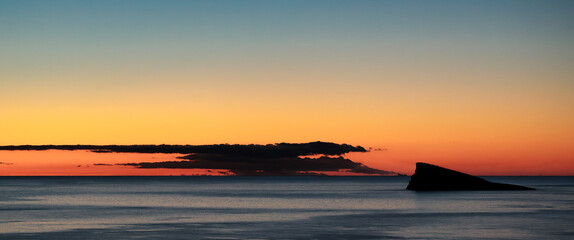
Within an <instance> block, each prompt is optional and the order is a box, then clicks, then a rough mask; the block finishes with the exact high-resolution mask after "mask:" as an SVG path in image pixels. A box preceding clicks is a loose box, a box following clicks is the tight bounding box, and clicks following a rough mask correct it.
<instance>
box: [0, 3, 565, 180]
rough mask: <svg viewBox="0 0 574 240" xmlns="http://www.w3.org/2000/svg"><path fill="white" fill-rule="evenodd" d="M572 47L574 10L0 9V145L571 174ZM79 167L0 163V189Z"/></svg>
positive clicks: (77, 159) (531, 6)
mask: <svg viewBox="0 0 574 240" xmlns="http://www.w3.org/2000/svg"><path fill="white" fill-rule="evenodd" d="M573 43H574V2H572V1H526V0H525V1H505V0H497V1H488V0H486V1H362V0H357V1H337V0H333V1H281V0H277V1H254V0H243V1H222V0H215V1H175V0H166V1H145V0H143V1H135V0H134V1H128V0H114V1H87V0H83V1H62V0H54V1H29V0H19V1H16V0H0V133H1V134H0V145H24V144H31V145H42V144H95V145H98V144H100V145H101V144H120V145H121V144H125V145H128V144H192V145H200V144H220V143H230V144H272V143H281V142H293V143H304V142H313V141H326V142H335V143H346V144H351V145H353V146H355V145H360V146H363V147H365V148H373V149H381V151H371V152H367V153H362V152H359V153H348V154H345V157H347V158H350V159H352V160H353V161H356V162H360V163H363V164H365V165H367V166H369V167H373V168H378V169H384V170H388V171H395V172H401V173H406V174H412V173H413V172H414V167H415V163H416V162H429V163H433V164H437V165H440V166H445V167H449V168H453V169H457V170H463V171H465V172H468V173H471V174H480V175H574V151H573V150H572V149H574V78H573V76H574V44H573ZM80 153H84V154H85V157H82V156H79V155H78V156H77V154H79V153H77V152H58V151H46V152H25V151H24V152H19V151H17V152H6V151H0V162H1V163H2V164H0V175H10V174H12V175H13V174H16V172H18V174H19V175H34V174H40V175H42V174H47V175H57V174H63V175H74V174H80V175H81V174H83V173H81V172H78V170H74V169H72V168H69V170H66V171H63V172H62V170H61V169H62V168H60V170H58V171H56V170H53V171H52V170H48V169H49V168H52V167H54V166H55V165H54V164H52V163H60V162H62V161H64V160H63V159H67V160H66V161H64V163H65V164H67V166H77V165H79V164H78V163H80V165H81V164H88V163H89V161H87V160H86V159H91V158H92V155H96V156H102V158H106V157H103V156H104V155H106V154H100V155H98V154H94V153H86V152H80ZM66 154H68V155H66ZM64 155H66V156H64ZM88 155H89V157H88ZM108 155H109V154H108ZM120 155H121V154H120ZM120 155H118V156H115V158H119V156H120ZM128 155H129V154H128ZM106 156H107V155H106ZM121 156H124V155H121ZM144 158H147V157H144ZM95 161H96V160H94V161H92V163H93V162H95ZM24 165H27V166H39V167H37V168H35V169H36V170H34V171H32V170H30V169H31V168H26V169H27V170H26V169H24V170H23V168H20V167H19V166H24ZM40 166H41V167H40ZM18 169H19V170H18ZM42 169H44V170H45V171H44V170H42ZM77 169H79V168H77ZM101 169H102V170H98V171H96V173H94V174H102V175H106V174H111V172H113V173H114V174H116V172H122V171H125V172H124V173H125V174H138V173H137V172H136V170H134V169H128V168H125V167H124V168H123V169H124V170H121V169H119V168H118V169H115V170H113V171H112V170H110V169H111V168H109V167H108V168H101ZM140 170H141V169H140ZM142 171H143V170H142ZM162 171H163V170H162ZM56 172H58V173H56ZM162 174H163V173H162Z"/></svg>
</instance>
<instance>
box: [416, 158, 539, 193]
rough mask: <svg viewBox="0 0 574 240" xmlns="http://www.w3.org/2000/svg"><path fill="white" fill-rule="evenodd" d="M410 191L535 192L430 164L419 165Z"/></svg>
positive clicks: (527, 188) (420, 163)
mask: <svg viewBox="0 0 574 240" xmlns="http://www.w3.org/2000/svg"><path fill="white" fill-rule="evenodd" d="M407 189H408V190H415V191H463V190H534V188H529V187H524V186H519V185H513V184H504V183H494V182H489V181H487V180H485V179H482V178H479V177H475V176H472V175H469V174H466V173H462V172H458V171H454V170H450V169H446V168H443V167H439V166H435V165H432V164H428V163H422V162H419V163H417V167H416V170H415V174H414V175H412V176H411V180H410V181H409V185H408V186H407Z"/></svg>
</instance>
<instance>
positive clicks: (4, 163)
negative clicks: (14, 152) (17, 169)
mask: <svg viewBox="0 0 574 240" xmlns="http://www.w3.org/2000/svg"><path fill="white" fill-rule="evenodd" d="M12 164H14V163H8V162H0V165H12Z"/></svg>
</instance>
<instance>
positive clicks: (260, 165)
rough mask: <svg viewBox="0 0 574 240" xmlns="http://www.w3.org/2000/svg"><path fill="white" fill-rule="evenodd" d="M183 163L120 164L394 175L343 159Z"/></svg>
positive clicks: (193, 157) (222, 158)
mask: <svg viewBox="0 0 574 240" xmlns="http://www.w3.org/2000/svg"><path fill="white" fill-rule="evenodd" d="M181 158H183V159H187V160H183V161H165V162H140V163H122V164H118V165H124V166H133V167H137V168H188V169H227V170H229V171H231V172H233V173H234V174H236V175H302V174H309V173H310V172H325V171H341V170H343V171H346V172H353V173H365V174H380V175H384V174H393V172H388V171H383V170H378V169H374V168H370V167H367V166H365V165H363V164H360V163H356V162H353V161H351V160H349V159H346V158H343V157H327V156H323V157H319V158H309V157H288V158H252V157H246V156H234V155H225V154H190V155H187V156H184V157H181Z"/></svg>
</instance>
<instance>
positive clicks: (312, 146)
mask: <svg viewBox="0 0 574 240" xmlns="http://www.w3.org/2000/svg"><path fill="white" fill-rule="evenodd" d="M0 150H40V151H41V150H89V151H92V152H102V153H106V152H116V153H179V154H191V153H213V154H232V155H238V156H240V155H245V156H250V157H260V158H278V157H297V156H304V155H315V154H324V155H341V154H345V153H349V152H366V151H367V150H365V148H363V147H361V146H356V147H355V146H351V145H348V144H336V143H329V142H310V143H276V144H267V145H256V144H249V145H239V144H235V145H231V144H216V145H19V146H0Z"/></svg>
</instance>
